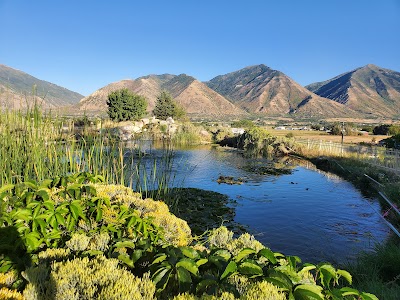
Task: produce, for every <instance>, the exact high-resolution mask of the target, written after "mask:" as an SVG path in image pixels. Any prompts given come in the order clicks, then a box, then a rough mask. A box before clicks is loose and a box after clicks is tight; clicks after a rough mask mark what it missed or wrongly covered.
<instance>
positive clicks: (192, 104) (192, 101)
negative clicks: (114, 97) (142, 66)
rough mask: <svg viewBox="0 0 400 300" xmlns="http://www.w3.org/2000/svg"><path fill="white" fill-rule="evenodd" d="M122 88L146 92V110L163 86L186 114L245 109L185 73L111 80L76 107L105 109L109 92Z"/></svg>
mask: <svg viewBox="0 0 400 300" xmlns="http://www.w3.org/2000/svg"><path fill="white" fill-rule="evenodd" d="M121 88H127V89H129V90H130V91H132V92H134V93H137V94H139V95H143V96H145V97H146V98H147V100H148V108H147V110H148V111H149V112H150V111H152V110H153V108H154V105H155V102H156V99H157V96H158V95H159V94H160V92H161V91H162V90H166V91H168V92H169V93H171V95H172V97H173V98H174V99H175V100H176V101H177V102H178V103H179V104H181V105H182V106H183V108H184V109H185V110H186V112H187V113H188V114H189V115H193V116H204V117H212V116H220V117H221V116H234V115H244V114H245V112H244V111H242V110H241V109H239V108H237V107H236V106H235V105H234V104H232V103H231V102H229V101H228V100H227V99H225V98H224V97H223V96H221V95H219V94H218V93H216V92H214V91H213V90H211V89H210V88H208V87H207V86H206V85H205V84H204V83H202V82H200V81H198V80H196V79H195V78H193V77H191V76H188V75H186V74H180V75H171V74H164V75H148V76H144V77H140V78H138V79H135V80H132V79H129V80H122V81H118V82H114V83H111V84H109V85H107V86H105V87H103V88H101V89H99V90H97V91H95V92H94V93H92V94H91V95H89V96H87V97H85V98H83V99H82V100H81V101H80V103H79V109H80V110H85V111H90V110H91V111H97V112H100V111H103V112H105V111H106V110H107V104H106V102H107V96H108V94H109V93H110V92H111V91H114V90H117V89H121Z"/></svg>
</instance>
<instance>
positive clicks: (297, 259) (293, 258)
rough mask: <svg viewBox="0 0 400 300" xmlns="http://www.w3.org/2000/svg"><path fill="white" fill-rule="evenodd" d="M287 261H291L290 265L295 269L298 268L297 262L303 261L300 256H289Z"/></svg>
mask: <svg viewBox="0 0 400 300" xmlns="http://www.w3.org/2000/svg"><path fill="white" fill-rule="evenodd" d="M287 261H288V262H289V265H290V266H291V267H292V269H293V270H296V269H297V264H298V263H301V259H300V257H298V256H295V255H293V256H288V257H287Z"/></svg>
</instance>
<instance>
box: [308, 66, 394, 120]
mask: <svg viewBox="0 0 400 300" xmlns="http://www.w3.org/2000/svg"><path fill="white" fill-rule="evenodd" d="M306 88H307V89H309V90H310V91H312V92H314V93H316V94H318V95H320V96H321V97H325V98H328V99H331V100H333V101H336V102H339V103H342V104H344V105H346V107H348V108H350V109H353V110H356V111H357V112H359V113H361V114H365V115H372V116H377V117H390V118H393V117H400V73H399V72H396V71H393V70H389V69H385V68H381V67H379V66H376V65H374V64H368V65H365V66H363V67H359V68H356V69H354V70H351V71H349V72H345V73H343V74H340V75H338V76H335V77H333V78H331V79H328V80H325V81H321V82H316V83H313V84H309V85H307V86H306Z"/></svg>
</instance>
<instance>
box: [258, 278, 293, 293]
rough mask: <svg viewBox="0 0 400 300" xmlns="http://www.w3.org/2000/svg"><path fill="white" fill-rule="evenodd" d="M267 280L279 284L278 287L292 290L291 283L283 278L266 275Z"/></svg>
mask: <svg viewBox="0 0 400 300" xmlns="http://www.w3.org/2000/svg"><path fill="white" fill-rule="evenodd" d="M264 280H265V281H268V282H269V283H272V284H273V285H275V286H277V287H278V288H280V289H282V290H283V291H291V289H292V288H291V284H290V285H288V284H287V282H286V281H284V280H281V279H280V278H272V277H266V278H264Z"/></svg>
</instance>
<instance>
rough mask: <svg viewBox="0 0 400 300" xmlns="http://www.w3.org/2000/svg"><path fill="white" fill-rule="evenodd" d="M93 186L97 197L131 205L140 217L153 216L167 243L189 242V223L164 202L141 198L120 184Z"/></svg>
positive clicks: (182, 243)
mask: <svg viewBox="0 0 400 300" xmlns="http://www.w3.org/2000/svg"><path fill="white" fill-rule="evenodd" d="M94 187H95V188H96V190H97V195H98V196H99V197H106V198H108V199H110V201H111V202H112V203H119V204H123V205H127V206H129V207H132V208H134V209H136V210H137V211H139V213H140V217H142V218H145V217H150V218H153V223H154V224H155V225H157V226H159V227H161V228H163V229H164V239H165V242H166V243H167V244H172V245H174V246H186V245H188V244H189V243H190V242H191V236H192V233H191V230H190V227H189V225H188V224H187V223H186V221H184V220H182V219H180V218H177V217H176V216H175V215H173V214H171V213H170V211H169V209H168V206H167V205H166V204H165V203H164V202H161V201H154V200H153V199H145V200H143V199H142V197H141V195H140V194H139V193H135V192H133V191H132V190H131V189H129V188H127V187H124V186H121V185H112V184H109V185H101V184H96V185H94ZM103 217H104V215H103Z"/></svg>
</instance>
